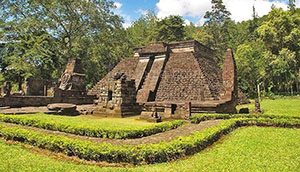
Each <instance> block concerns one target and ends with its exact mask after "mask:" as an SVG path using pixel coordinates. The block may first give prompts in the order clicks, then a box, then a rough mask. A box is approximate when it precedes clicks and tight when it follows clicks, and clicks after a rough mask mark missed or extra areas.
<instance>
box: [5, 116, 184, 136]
mask: <svg viewBox="0 0 300 172" xmlns="http://www.w3.org/2000/svg"><path fill="white" fill-rule="evenodd" d="M0 121H1V122H6V123H13V124H19V125H23V126H31V127H36V128H42V129H46V130H52V131H61V132H65V133H70V134H76V135H81V136H88V137H97V138H110V139H135V138H141V137H146V136H150V135H153V134H157V133H161V132H165V131H168V130H172V129H176V128H178V127H180V126H182V125H183V124H184V121H183V120H175V121H168V122H165V123H162V124H158V125H155V126H145V127H143V128H142V129H114V130H109V129H103V128H89V127H75V126H72V125H61V124H59V125H58V124H55V123H51V122H47V121H40V120H37V119H26V117H20V116H13V115H1V114H0Z"/></svg>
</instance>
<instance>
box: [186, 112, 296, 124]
mask: <svg viewBox="0 0 300 172" xmlns="http://www.w3.org/2000/svg"><path fill="white" fill-rule="evenodd" d="M232 118H267V119H291V120H293V119H299V120H300V117H289V116H276V115H260V114H195V115H193V116H191V117H190V120H191V122H192V123H195V124H199V123H200V122H202V121H207V120H215V119H232Z"/></svg>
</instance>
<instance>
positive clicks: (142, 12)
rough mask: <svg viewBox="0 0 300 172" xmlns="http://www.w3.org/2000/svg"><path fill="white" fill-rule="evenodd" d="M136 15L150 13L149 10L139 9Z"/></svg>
mask: <svg viewBox="0 0 300 172" xmlns="http://www.w3.org/2000/svg"><path fill="white" fill-rule="evenodd" d="M136 13H138V14H141V15H143V16H145V15H147V14H148V13H149V10H144V9H138V10H137V11H136Z"/></svg>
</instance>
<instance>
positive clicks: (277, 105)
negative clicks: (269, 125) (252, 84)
mask: <svg viewBox="0 0 300 172" xmlns="http://www.w3.org/2000/svg"><path fill="white" fill-rule="evenodd" d="M241 107H249V108H250V110H254V103H251V104H250V105H242V106H239V107H238V108H241ZM261 108H262V110H263V111H264V114H263V115H278V116H296V117H300V96H298V97H286V98H278V99H275V100H272V99H263V100H262V101H261Z"/></svg>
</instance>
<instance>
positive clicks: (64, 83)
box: [54, 58, 86, 97]
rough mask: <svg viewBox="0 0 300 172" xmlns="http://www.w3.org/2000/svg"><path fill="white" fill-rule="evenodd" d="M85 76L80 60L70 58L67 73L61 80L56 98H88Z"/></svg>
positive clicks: (56, 91)
mask: <svg viewBox="0 0 300 172" xmlns="http://www.w3.org/2000/svg"><path fill="white" fill-rule="evenodd" d="M84 80H85V74H83V70H82V68H81V62H80V60H79V59H74V58H70V59H69V60H68V63H67V66H66V69H65V72H64V73H63V74H62V76H61V77H60V79H59V86H58V88H56V90H55V94H54V97H83V96H86V89H85V85H84Z"/></svg>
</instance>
